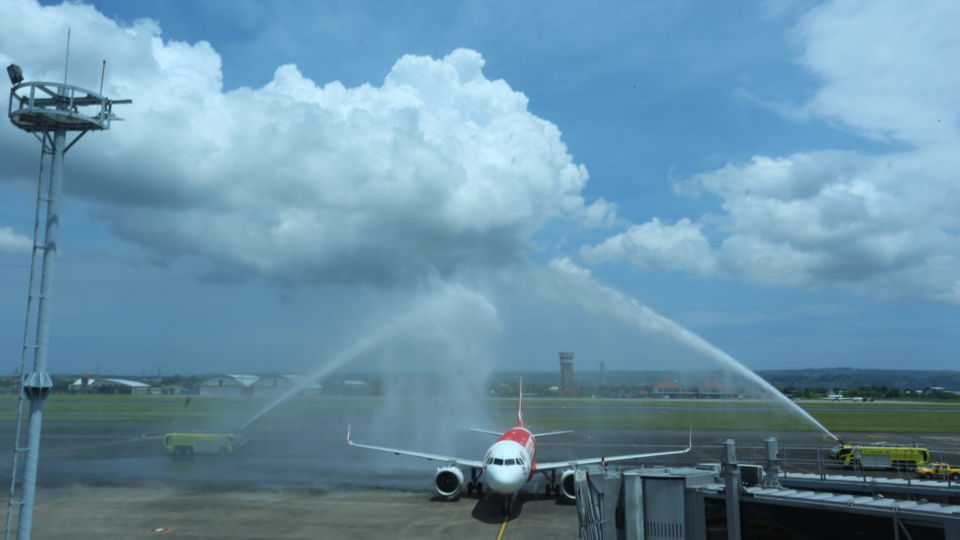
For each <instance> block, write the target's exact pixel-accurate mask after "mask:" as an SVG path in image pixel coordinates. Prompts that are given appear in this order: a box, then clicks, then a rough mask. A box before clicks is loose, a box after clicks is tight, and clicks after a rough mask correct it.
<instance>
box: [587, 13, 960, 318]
mask: <svg viewBox="0 0 960 540" xmlns="http://www.w3.org/2000/svg"><path fill="white" fill-rule="evenodd" d="M958 24H960V5H958V4H956V3H949V2H942V3H923V4H916V3H905V2H900V3H897V2H848V1H838V2H831V3H828V4H824V5H823V6H820V7H818V8H816V9H814V10H812V11H811V12H810V13H808V14H807V16H805V17H804V18H803V19H802V21H801V23H800V24H799V25H798V27H797V28H796V29H795V35H796V36H797V37H798V39H799V40H800V44H801V45H802V46H803V53H802V55H801V58H800V60H801V63H802V65H804V66H805V67H806V68H807V69H808V70H810V72H812V73H814V74H815V75H817V76H818V77H819V78H820V86H819V87H818V89H817V91H816V92H815V93H814V95H813V97H812V98H811V100H810V101H809V102H808V103H806V104H804V105H802V106H801V107H799V108H796V109H791V110H794V111H802V112H803V115H804V116H806V115H812V117H817V118H822V119H825V120H827V121H829V122H831V123H834V124H839V125H843V126H845V127H846V128H848V129H851V130H854V131H855V132H857V133H859V134H862V135H864V136H867V137H872V138H877V139H883V140H890V141H895V142H898V143H907V144H909V145H910V146H911V148H910V149H907V150H901V151H897V152H895V153H890V154H887V155H873V156H871V155H864V154H861V153H856V152H847V151H833V150H827V151H814V152H801V153H796V154H793V155H790V156H786V157H768V156H756V157H754V158H752V159H751V160H749V161H747V162H744V163H734V164H729V165H727V166H725V167H723V168H721V169H717V170H713V171H709V172H705V173H702V174H698V175H694V176H693V177H692V178H690V179H689V180H687V181H685V182H681V183H680V184H679V185H678V186H677V192H678V193H679V194H684V195H697V194H699V193H703V192H707V193H710V194H713V195H716V196H717V197H719V199H720V201H721V210H722V211H721V212H719V213H716V214H707V215H704V216H702V217H701V218H700V219H699V220H698V221H697V222H692V221H688V220H681V221H679V222H677V224H676V225H674V226H672V227H665V226H663V225H661V224H660V223H659V221H657V220H653V221H651V222H649V223H646V224H644V225H641V226H636V225H634V226H631V227H630V228H629V229H628V230H627V231H626V232H624V233H621V234H618V235H615V236H613V237H611V238H609V239H607V240H606V241H604V242H603V243H601V244H599V245H597V246H588V247H586V248H584V249H583V250H582V254H583V256H584V259H585V260H587V261H589V262H593V263H599V262H604V261H610V260H617V259H626V260H629V261H631V262H633V263H634V264H635V265H637V266H639V267H641V268H664V269H669V270H676V269H683V270H686V271H690V272H696V273H699V274H701V275H711V274H724V275H732V276H735V277H739V278H741V279H744V280H748V281H753V282H759V283H766V284H786V285H805V286H822V285H839V286H845V287H852V288H854V289H856V290H858V291H861V292H864V293H866V294H870V295H875V296H881V297H904V296H907V297H919V298H925V299H928V300H934V301H943V302H950V303H960V302H958V300H960V295H958V294H957V290H960V289H958V285H957V283H958V281H957V276H958V275H960V236H958V231H960V213H958V211H957V205H956V201H957V200H960V184H958V182H957V181H956V175H957V172H956V171H957V158H956V156H957V152H956V147H957V144H958V143H960V137H958V134H960V130H958V128H960V92H958V91H957V89H958V88H960V72H957V71H956V70H954V69H952V68H951V66H952V64H953V62H954V59H955V58H956V57H957V56H958V55H960V41H958V40H957V39H956V37H955V36H956V31H955V29H956V27H957V25H958ZM701 230H704V231H706V232H707V234H709V235H710V236H711V237H716V238H720V241H719V245H718V247H717V248H716V249H715V250H713V251H711V250H710V249H709V246H708V245H707V244H706V241H705V240H703V235H702V233H701Z"/></svg>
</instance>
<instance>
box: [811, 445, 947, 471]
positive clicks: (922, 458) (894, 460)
mask: <svg viewBox="0 0 960 540" xmlns="http://www.w3.org/2000/svg"><path fill="white" fill-rule="evenodd" d="M830 458H831V459H833V460H834V461H837V462H839V463H841V464H842V465H843V466H844V467H860V468H864V469H899V470H913V469H916V468H917V466H919V465H922V464H924V463H927V462H929V461H930V451H929V450H927V449H926V448H920V447H916V446H904V445H897V444H884V443H874V444H857V443H852V444H847V443H841V444H839V445H837V446H834V447H833V449H832V450H831V452H830Z"/></svg>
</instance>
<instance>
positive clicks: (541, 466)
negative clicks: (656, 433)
mask: <svg viewBox="0 0 960 540" xmlns="http://www.w3.org/2000/svg"><path fill="white" fill-rule="evenodd" d="M691 448H693V430H691V431H690V441H689V442H688V443H687V447H686V448H684V449H683V450H670V451H667V452H651V453H648V454H626V455H622V456H609V457H598V458H586V459H573V460H570V461H552V462H548V463H537V464H536V470H537V471H549V470H550V469H564V468H568V467H579V466H581V465H590V464H593V463H610V462H612V461H627V460H631V459H641V458H648V457H656V456H672V455H675V454H686V453H687V452H689V451H690V449H691Z"/></svg>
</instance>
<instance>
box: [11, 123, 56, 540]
mask: <svg viewBox="0 0 960 540" xmlns="http://www.w3.org/2000/svg"><path fill="white" fill-rule="evenodd" d="M66 137H67V132H66V130H64V129H57V130H55V131H54V134H53V148H52V152H51V154H52V156H51V164H50V191H49V193H48V194H47V225H46V232H45V233H44V242H43V245H44V250H43V267H42V270H41V271H40V302H39V304H38V307H37V336H36V345H35V347H36V348H35V349H34V357H33V372H32V373H31V374H30V375H29V376H28V377H27V378H26V379H24V381H23V392H24V394H25V395H26V396H27V399H29V400H30V417H29V420H28V423H27V456H26V459H25V460H24V464H23V486H22V492H21V494H22V500H23V505H22V506H21V507H20V524H19V527H18V528H17V539H18V540H30V535H31V530H32V527H33V504H34V496H35V493H36V487H37V461H38V459H39V457H40V428H41V426H42V424H43V401H44V400H45V399H47V394H49V393H50V387H51V386H53V383H52V381H51V380H50V375H49V374H48V373H47V347H48V345H49V335H50V314H51V301H52V300H53V273H54V268H55V267H56V259H57V241H58V237H59V233H60V194H61V192H62V191H63V151H64V148H65V146H66Z"/></svg>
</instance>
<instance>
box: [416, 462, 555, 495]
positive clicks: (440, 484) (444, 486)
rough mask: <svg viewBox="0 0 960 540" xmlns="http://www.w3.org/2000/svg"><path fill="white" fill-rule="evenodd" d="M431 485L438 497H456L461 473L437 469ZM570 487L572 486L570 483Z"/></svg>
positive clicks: (452, 468)
mask: <svg viewBox="0 0 960 540" xmlns="http://www.w3.org/2000/svg"><path fill="white" fill-rule="evenodd" d="M433 485H434V488H436V490H437V493H439V494H440V495H443V496H444V497H450V498H453V497H456V496H457V495H459V494H460V490H461V489H463V471H461V470H460V469H458V468H456V467H443V468H440V469H437V476H436V477H434V479H433ZM571 485H573V484H572V482H571Z"/></svg>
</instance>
